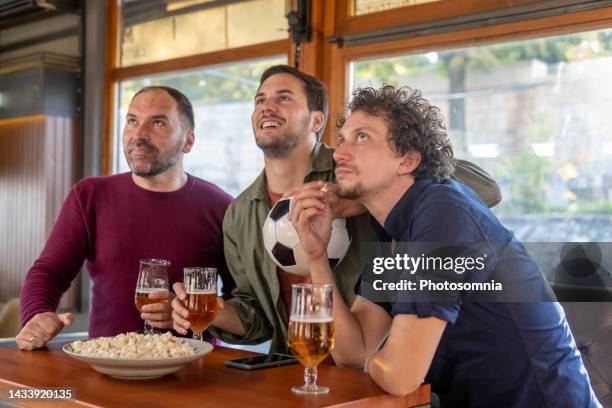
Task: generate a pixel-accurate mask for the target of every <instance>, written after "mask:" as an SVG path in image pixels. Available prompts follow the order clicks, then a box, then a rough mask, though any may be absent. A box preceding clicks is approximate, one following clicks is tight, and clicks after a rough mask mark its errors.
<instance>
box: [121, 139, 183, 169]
mask: <svg viewBox="0 0 612 408" xmlns="http://www.w3.org/2000/svg"><path fill="white" fill-rule="evenodd" d="M183 143H184V140H179V141H178V143H177V144H176V146H174V147H173V148H172V149H170V150H168V151H166V152H160V151H159V149H158V148H157V147H156V146H155V145H153V144H151V143H149V142H147V141H145V140H138V141H136V143H134V144H132V145H130V146H128V148H127V149H125V151H124V154H125V158H126V160H127V162H128V165H129V166H130V170H131V171H132V173H134V174H135V175H137V176H139V177H146V178H149V177H155V176H157V175H159V174H162V173H164V172H165V171H167V170H168V169H169V168H171V167H173V166H174V165H175V164H176V163H177V161H178V160H179V158H180V152H181V149H182V148H183ZM143 146H144V147H146V148H147V149H148V150H149V154H152V155H153V156H154V160H153V161H152V162H151V163H149V164H147V165H145V166H142V167H140V168H137V167H135V166H134V162H135V161H136V160H131V159H130V157H129V154H128V151H129V149H130V148H132V147H143Z"/></svg>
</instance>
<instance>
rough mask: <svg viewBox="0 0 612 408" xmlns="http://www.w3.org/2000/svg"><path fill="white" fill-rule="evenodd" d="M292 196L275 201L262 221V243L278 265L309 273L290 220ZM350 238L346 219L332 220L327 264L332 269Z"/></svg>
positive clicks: (291, 270) (343, 253) (300, 273)
mask: <svg viewBox="0 0 612 408" xmlns="http://www.w3.org/2000/svg"><path fill="white" fill-rule="evenodd" d="M290 205H291V197H289V198H284V199H282V200H279V201H277V202H276V204H275V205H274V207H272V209H271V210H270V213H269V214H268V217H267V218H266V221H265V222H264V225H263V239H264V247H265V248H266V250H267V251H268V254H269V255H270V256H271V257H272V260H273V261H274V263H275V264H276V265H278V266H279V267H280V268H281V269H283V270H285V271H287V272H289V273H293V274H295V275H300V276H308V275H310V272H309V271H308V262H307V260H306V254H304V250H303V249H302V245H301V244H300V238H299V237H298V234H297V232H296V231H295V228H293V225H292V224H291V221H289V217H288V216H289V207H290ZM350 243H351V238H350V236H349V233H348V230H347V229H346V219H344V218H335V219H334V220H332V232H331V238H330V240H329V244H328V245H327V256H328V258H329V266H330V267H331V268H332V269H333V268H335V267H336V265H338V263H339V262H340V261H341V260H342V258H344V255H346V252H347V251H348V248H349V245H350Z"/></svg>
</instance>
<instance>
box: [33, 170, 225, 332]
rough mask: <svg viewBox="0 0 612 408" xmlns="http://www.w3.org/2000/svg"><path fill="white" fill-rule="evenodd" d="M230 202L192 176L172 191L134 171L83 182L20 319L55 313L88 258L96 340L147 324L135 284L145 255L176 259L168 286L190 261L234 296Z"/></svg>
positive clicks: (37, 268)
mask: <svg viewBox="0 0 612 408" xmlns="http://www.w3.org/2000/svg"><path fill="white" fill-rule="evenodd" d="M231 200H232V198H231V196H229V195H228V194H227V193H225V192H224V191H223V190H221V189H220V188H218V187H216V186H215V185H213V184H211V183H208V182H206V181H204V180H200V179H198V178H196V177H193V176H188V180H187V184H186V185H185V186H184V187H183V188H181V189H180V190H178V191H174V192H170V193H160V192H153V191H148V190H145V189H142V188H140V187H138V186H137V185H136V184H134V182H133V180H132V176H131V173H123V174H118V175H115V176H109V177H92V178H87V179H84V180H81V181H80V182H78V183H77V184H76V185H75V186H74V187H73V188H72V190H71V191H70V194H69V195H68V197H67V198H66V201H65V203H64V206H63V207H62V210H61V212H60V215H59V217H58V219H57V222H56V223H55V226H54V227H53V230H52V231H51V235H50V236H49V239H48V241H47V243H46V245H45V247H44V249H43V251H42V253H41V254H40V257H39V258H38V259H37V260H36V262H34V265H33V266H32V268H31V269H30V271H29V272H28V275H27V277H26V280H25V282H24V284H23V287H22V288H21V321H22V324H25V323H26V322H27V321H28V320H29V319H31V318H32V316H34V315H35V314H37V313H40V312H45V311H55V310H56V308H57V305H58V303H59V300H60V297H61V296H62V294H63V293H64V292H65V291H66V290H67V289H68V288H69V286H70V282H71V281H72V280H73V279H74V278H75V277H76V275H77V273H78V271H79V269H80V268H81V266H82V265H83V262H84V261H86V265H87V269H88V270H89V274H90V276H91V279H92V281H93V289H92V291H93V297H92V302H91V311H90V315H89V335H90V337H99V336H113V335H116V334H118V333H122V332H126V331H134V330H141V329H142V327H143V321H142V320H141V319H140V315H139V313H138V310H136V307H135V305H134V289H135V287H136V280H137V277H138V268H139V260H140V259H143V258H162V259H167V260H169V261H171V262H172V267H171V271H170V281H171V283H170V284H173V283H174V282H177V281H182V280H183V273H182V271H183V267H185V266H212V267H216V268H217V270H218V271H219V273H220V275H221V278H222V279H223V282H224V290H223V292H224V294H226V295H229V294H230V292H231V289H232V288H233V287H234V283H233V281H232V279H231V276H230V274H229V273H228V271H227V266H226V265H225V259H224V256H223V232H222V220H223V216H224V215H225V210H226V208H227V206H228V205H229V204H230V202H231Z"/></svg>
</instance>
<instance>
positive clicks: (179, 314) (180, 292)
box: [171, 282, 224, 335]
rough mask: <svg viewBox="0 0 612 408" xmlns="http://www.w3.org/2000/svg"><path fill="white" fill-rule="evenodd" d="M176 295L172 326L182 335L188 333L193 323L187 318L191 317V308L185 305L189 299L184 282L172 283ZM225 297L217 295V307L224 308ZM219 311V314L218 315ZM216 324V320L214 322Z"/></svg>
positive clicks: (173, 302)
mask: <svg viewBox="0 0 612 408" xmlns="http://www.w3.org/2000/svg"><path fill="white" fill-rule="evenodd" d="M172 289H174V293H176V297H175V298H174V300H172V326H171V327H172V328H173V329H174V330H176V331H177V332H178V333H180V334H182V335H186V334H187V331H188V330H189V329H190V328H191V323H189V321H188V320H187V318H188V317H189V310H188V309H187V307H186V306H185V303H184V302H185V300H186V299H187V292H185V287H184V286H183V283H182V282H176V283H175V284H174V285H172ZM223 306H224V304H223V299H221V298H220V297H217V309H218V310H219V311H220V310H221V309H223ZM218 316H219V313H218V314H217V317H218ZM212 324H214V320H213V323H212Z"/></svg>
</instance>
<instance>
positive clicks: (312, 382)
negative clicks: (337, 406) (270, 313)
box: [288, 283, 334, 394]
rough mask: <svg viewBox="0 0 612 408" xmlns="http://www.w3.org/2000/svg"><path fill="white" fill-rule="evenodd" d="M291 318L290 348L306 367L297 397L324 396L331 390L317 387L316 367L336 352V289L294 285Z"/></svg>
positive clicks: (297, 388)
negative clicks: (334, 295)
mask: <svg viewBox="0 0 612 408" xmlns="http://www.w3.org/2000/svg"><path fill="white" fill-rule="evenodd" d="M292 288H293V293H292V296H291V299H292V301H291V316H290V317H289V335H288V343H289V348H290V349H291V351H292V352H293V354H294V355H295V356H296V357H297V359H298V360H300V363H302V365H303V366H304V367H305V370H304V381H305V384H304V385H302V386H295V387H293V388H291V391H293V392H295V393H297V394H325V393H328V392H329V388H328V387H321V386H319V385H317V366H318V365H319V363H320V362H321V361H323V360H325V358H326V357H327V356H328V355H329V353H330V352H331V351H332V349H333V348H334V319H333V317H332V293H333V286H332V285H328V284H314V283H310V284H294V285H292Z"/></svg>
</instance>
